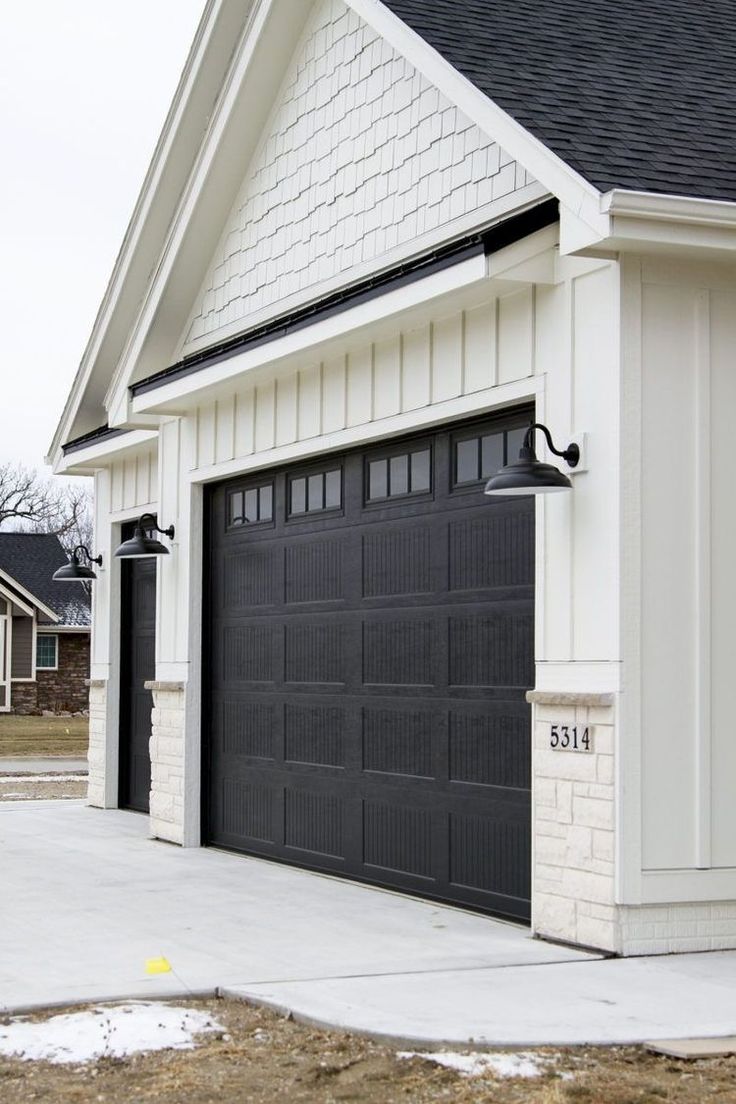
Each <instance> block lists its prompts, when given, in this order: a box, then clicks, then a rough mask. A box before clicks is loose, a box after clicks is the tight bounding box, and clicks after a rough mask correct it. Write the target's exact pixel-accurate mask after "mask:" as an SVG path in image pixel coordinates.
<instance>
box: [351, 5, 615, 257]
mask: <svg viewBox="0 0 736 1104" xmlns="http://www.w3.org/2000/svg"><path fill="white" fill-rule="evenodd" d="M345 2H346V3H347V4H348V6H349V7H351V8H352V9H353V11H354V12H356V14H357V15H359V16H360V18H361V19H363V20H364V21H365V22H366V23H367V24H368V25H369V26H371V27H372V28H373V30H374V31H375V32H376V33H377V34H379V35H381V37H382V38H385V39H386V41H387V42H390V44H391V45H392V46H393V47H394V49H395V50H396V51H397V52H398V53H400V54H402V55H403V57H405V58H406V59H407V61H409V62H410V63H411V64H412V65H413V66H414V68H415V69H417V70H418V71H419V72H420V73H422V74H423V75H424V76H425V77H426V78H427V80H428V81H429V82H430V83H431V84H433V85H434V86H435V87H436V88H438V89H439V90H440V91H441V92H442V93H443V94H444V95H445V96H447V98H448V100H450V101H451V103H454V104H455V105H456V106H457V107H459V108H460V110H461V111H462V112H464V114H465V115H467V117H468V118H469V119H471V120H472V122H474V123H475V124H476V126H478V127H479V128H480V130H482V131H483V133H484V134H486V135H487V136H488V137H489V138H491V139H492V140H493V141H495V142H498V144H499V145H500V146H501V147H502V148H503V149H504V150H505V151H506V153H508V154H509V155H510V156H511V157H513V158H514V160H516V161H519V162H520V163H521V164H522V165H523V166H524V168H525V169H526V170H527V171H528V172H530V173H531V175H532V176H533V177H534V178H535V179H536V180H538V181H539V182H540V184H542V185H544V187H545V188H547V189H548V190H549V191H550V192H551V193H552V194H553V195H555V196H557V198H558V199H559V200H560V202H561V203H563V204H564V205H565V206H566V207H567V208H569V210H571V211H572V212H573V213H574V214H575V215H576V217H577V218H579V219H581V220H582V221H583V222H585V223H587V224H588V225H589V226H590V228H591V230H593V231H594V232H596V233H597V234H599V235H601V236H606V234H607V231H608V219H607V216H606V215H605V213H603V212H602V211H601V206H600V192H599V191H598V189H597V188H595V187H594V186H593V185H592V184H590V183H589V182H588V181H587V180H585V179H584V177H582V176H581V175H580V174H579V173H577V172H575V170H574V169H572V168H571V167H570V166H569V165H568V164H567V163H566V162H565V161H563V160H562V158H561V157H558V156H557V154H556V153H553V152H552V150H550V149H548V147H547V146H545V145H544V143H543V142H540V140H539V139H538V138H536V137H535V136H534V135H533V134H532V133H531V132H530V131H528V130H527V129H526V128H525V127H523V126H522V125H521V124H520V123H518V122H517V121H516V120H515V119H514V118H512V116H511V115H509V114H508V112H506V111H504V110H503V109H502V108H501V107H499V106H498V104H496V103H494V101H493V100H491V99H490V98H489V97H488V96H487V95H486V94H485V93H484V92H481V90H480V89H479V88H476V86H475V85H474V84H473V83H472V82H471V81H469V80H468V79H467V77H464V76H463V75H462V73H460V72H458V70H457V69H455V68H454V67H453V66H452V65H450V63H449V62H448V61H447V60H446V59H445V58H443V57H442V55H441V54H440V53H439V52H438V51H437V50H435V49H434V47H433V46H430V45H429V43H428V42H426V41H425V40H424V39H423V38H422V37H421V36H420V35H419V34H417V33H416V31H414V30H412V28H411V27H409V26H407V24H406V23H404V22H403V21H402V20H401V19H399V17H398V16H397V15H395V14H394V13H393V12H392V11H390V10H389V8H387V7H386V5H385V4H384V3H382V0H345Z"/></svg>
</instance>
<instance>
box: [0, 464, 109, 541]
mask: <svg viewBox="0 0 736 1104" xmlns="http://www.w3.org/2000/svg"><path fill="white" fill-rule="evenodd" d="M3 525H5V526H6V528H10V529H16V530H18V529H21V530H25V531H26V532H30V533H55V534H56V536H58V538H59V540H60V541H61V543H62V545H63V546H64V549H65V551H67V552H71V550H72V548H74V547H75V545H77V544H86V545H87V546H88V547H89V548H91V547H92V492H91V490H90V487H89V483H88V481H87V480H84V482H80V483H62V482H61V481H57V480H51V479H42V478H41V477H40V476H39V475H38V474H37V473H36V472H35V471H32V470H29V469H27V468H24V467H23V466H22V465H19V464H0V528H2V527H3Z"/></svg>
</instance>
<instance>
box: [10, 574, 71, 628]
mask: <svg viewBox="0 0 736 1104" xmlns="http://www.w3.org/2000/svg"><path fill="white" fill-rule="evenodd" d="M0 579H5V581H6V583H8V585H9V586H11V587H13V589H14V590H17V591H18V592H19V593H20V594H22V595H23V597H24V598H27V599H28V601H29V602H31V604H32V605H33V606H35V607H36V609H39V610H40V611H41V613H45V614H46V616H47V617H49V618H50V619H51V621H53V623H54V624H57V623H58V622H59V620H60V619H59V616H58V614H56V613H54V611H53V610H52V609H49V607H48V606H46V605H44V603H43V602H41V601H40V600H39V599H38V598H36V597H35V595H33V594H31V592H30V590H26V588H25V587H24V586H21V584H20V583H19V582H17V581H16V580H15V579H14V578H13V576H12V575H9V574H8V572H7V571H3V569H2V568H0Z"/></svg>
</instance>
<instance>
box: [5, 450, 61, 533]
mask: <svg viewBox="0 0 736 1104" xmlns="http://www.w3.org/2000/svg"><path fill="white" fill-rule="evenodd" d="M49 496H50V487H49V485H48V482H44V481H42V480H40V479H39V478H38V475H37V474H36V472H35V471H31V470H29V469H28V468H24V467H23V466H22V465H21V464H0V528H1V527H2V526H3V525H4V524H5V523H6V522H8V521H13V522H16V523H23V522H39V521H41V519H42V518H44V517H45V516H46V515H47V514H48V510H49ZM14 527H15V528H18V527H19V526H18V524H16V525H15V526H14Z"/></svg>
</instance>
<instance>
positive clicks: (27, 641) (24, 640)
mask: <svg viewBox="0 0 736 1104" xmlns="http://www.w3.org/2000/svg"><path fill="white" fill-rule="evenodd" d="M12 649H13V651H12V660H11V668H10V674H11V678H14V679H18V678H22V679H29V678H33V619H32V618H31V617H14V618H13V641H12Z"/></svg>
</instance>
